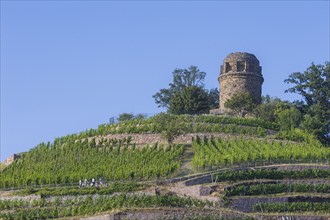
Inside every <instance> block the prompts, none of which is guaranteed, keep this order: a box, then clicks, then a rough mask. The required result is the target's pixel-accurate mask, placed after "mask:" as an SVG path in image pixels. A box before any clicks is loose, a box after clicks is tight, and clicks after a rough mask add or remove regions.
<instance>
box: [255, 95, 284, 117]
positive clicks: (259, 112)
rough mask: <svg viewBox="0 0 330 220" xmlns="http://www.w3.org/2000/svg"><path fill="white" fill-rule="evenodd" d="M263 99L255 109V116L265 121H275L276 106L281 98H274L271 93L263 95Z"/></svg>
mask: <svg viewBox="0 0 330 220" xmlns="http://www.w3.org/2000/svg"><path fill="white" fill-rule="evenodd" d="M261 100H262V101H261V104H260V105H258V106H257V107H256V108H255V109H254V114H255V116H256V117H257V118H260V119H262V120H264V121H270V122H275V120H276V117H275V111H276V106H277V104H278V103H280V102H281V100H280V99H279V98H272V97H270V96H269V95H266V96H263V97H261Z"/></svg>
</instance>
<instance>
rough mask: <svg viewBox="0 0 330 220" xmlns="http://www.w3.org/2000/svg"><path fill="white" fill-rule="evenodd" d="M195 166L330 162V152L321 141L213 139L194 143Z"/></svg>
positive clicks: (198, 167) (200, 167) (203, 167)
mask: <svg viewBox="0 0 330 220" xmlns="http://www.w3.org/2000/svg"><path fill="white" fill-rule="evenodd" d="M192 147H193V149H194V158H193V160H192V163H193V166H194V167H195V168H196V169H206V168H210V169H212V168H214V167H219V166H225V165H234V164H242V163H243V164H244V163H249V162H253V163H255V162H261V163H262V162H265V161H272V162H273V163H284V162H290V163H292V162H312V161H319V162H321V161H323V162H328V161H329V159H330V149H329V148H326V147H323V146H322V145H321V144H320V143H319V142H317V141H314V142H308V143H307V142H303V143H291V142H287V141H286V142H283V141H275V140H267V139H264V140H260V139H245V138H242V137H240V138H234V139H230V140H224V139H221V138H219V139H215V138H213V137H211V138H210V139H208V138H205V137H204V140H201V139H200V138H199V137H197V139H196V140H195V141H193V144H192Z"/></svg>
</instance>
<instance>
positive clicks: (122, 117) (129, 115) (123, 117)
mask: <svg viewBox="0 0 330 220" xmlns="http://www.w3.org/2000/svg"><path fill="white" fill-rule="evenodd" d="M133 118H134V114H133V113H122V114H120V115H119V116H118V119H117V120H118V121H119V122H123V121H128V120H132V119H133Z"/></svg>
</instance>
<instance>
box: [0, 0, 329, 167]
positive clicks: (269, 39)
mask: <svg viewBox="0 0 330 220" xmlns="http://www.w3.org/2000/svg"><path fill="white" fill-rule="evenodd" d="M329 11H330V8H329V1H289V2H286V1H272V2H268V1H233V2H229V1H219V2H217V1H178V2H176V1H162V2H151V1H136V2H135V1H124V2H119V1H44V2H42V1H1V158H0V159H1V161H3V160H4V159H5V158H6V157H7V156H9V155H11V154H13V153H15V152H22V151H27V150H29V149H30V148H32V147H34V146H35V145H37V144H38V143H40V142H42V141H52V140H53V139H54V138H55V137H59V136H63V135H66V134H70V133H76V132H79V131H82V130H85V129H89V128H96V127H97V125H99V124H102V123H106V122H107V121H108V119H109V117H111V116H115V115H118V114H120V113H123V112H133V113H157V112H160V111H163V110H164V109H159V108H157V106H156V104H155V103H154V100H153V98H152V95H153V94H155V93H156V92H157V91H158V90H159V89H160V88H164V87H167V86H168V83H170V81H171V79H172V71H173V70H174V69H175V68H187V67H189V66H190V65H197V66H198V67H199V68H200V70H202V71H204V72H206V73H207V76H206V80H205V85H206V87H207V88H208V89H210V88H214V87H218V86H219V84H218V81H217V77H218V74H219V70H220V65H221V64H222V61H223V59H224V58H225V57H226V55H227V54H229V53H231V52H237V51H243V52H249V53H253V54H255V55H256V56H257V58H258V59H259V60H260V64H261V66H262V68H263V76H264V78H265V82H264V84H263V89H262V90H263V94H269V95H271V96H277V97H280V98H282V99H285V100H294V99H295V98H299V97H298V96H293V95H290V94H285V93H284V90H285V89H286V88H288V85H285V84H284V83H283V80H284V79H286V78H287V77H288V75H289V74H290V73H292V72H296V71H304V70H305V69H306V68H307V67H308V66H309V65H310V64H311V62H314V63H316V64H323V63H324V62H325V61H327V60H329V38H330V35H329V20H330V19H329Z"/></svg>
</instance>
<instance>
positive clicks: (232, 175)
mask: <svg viewBox="0 0 330 220" xmlns="http://www.w3.org/2000/svg"><path fill="white" fill-rule="evenodd" d="M157 117H159V116H155V117H153V118H150V119H145V120H131V121H127V122H124V123H119V124H115V125H100V126H99V128H98V129H91V130H88V131H85V132H81V133H79V134H74V135H68V136H65V137H61V138H57V139H56V140H54V142H53V143H41V144H39V145H38V146H36V147H35V148H33V149H32V150H30V151H29V152H26V153H23V154H22V155H21V158H19V159H18V160H16V161H15V162H14V163H12V164H11V165H9V166H8V167H5V168H4V169H2V171H1V178H0V187H1V189H2V191H0V196H1V197H0V218H3V219H45V218H60V217H72V216H78V217H80V218H83V217H87V216H93V215H96V216H101V217H102V216H108V217H109V218H110V217H111V218H112V217H113V218H114V216H115V215H119V216H121V217H122V218H123V219H126V218H128V219H129V218H133V219H134V218H141V216H144V217H145V218H147V219H154V218H162V219H164V218H165V219H166V218H167V219H181V218H187V219H278V218H281V217H291V219H328V218H329V217H330V214H329V212H330V211H329V202H330V201H329V199H330V167H329V160H330V148H328V147H325V146H323V145H322V144H320V143H319V142H318V141H316V140H315V139H313V137H311V136H310V135H308V134H305V133H303V132H301V131H299V130H293V131H290V132H286V133H283V132H278V133H277V134H276V132H277V130H278V126H277V125H276V124H274V123H267V122H263V121H260V120H255V119H244V118H231V117H219V116H209V115H200V116H186V115H182V116H171V117H170V120H174V121H175V122H176V125H177V126H178V127H179V128H180V130H181V132H180V134H181V136H182V137H183V136H185V135H188V134H189V137H191V136H193V137H194V138H193V140H190V142H185V143H181V144H180V143H179V144H160V143H152V144H151V143H150V144H144V145H138V144H136V143H135V142H134V140H133V139H132V138H131V136H130V135H132V134H139V135H140V138H141V139H143V138H144V137H147V135H150V134H157V135H158V134H159V135H160V134H162V133H163V132H164V129H165V128H164V127H162V126H160V125H159V124H158V123H157V122H158V118H157ZM215 133H217V134H220V135H218V136H217V137H215V136H213V134H215ZM222 133H223V134H226V135H221V134H222ZM111 134H122V136H123V138H122V139H114V138H111ZM192 134H194V135H192ZM106 135H107V136H106ZM109 135H110V136H109ZM144 135H145V136H144ZM160 137H161V136H160ZM181 139H182V138H181ZM182 140H183V139H182ZM92 178H94V179H95V180H96V183H95V184H92V186H91V185H90V183H91V179H92ZM100 178H102V182H101V181H99V180H100ZM84 179H87V180H88V181H89V183H88V185H84V186H79V180H82V181H83V180H84ZM83 182H84V181H83ZM114 210H116V211H114Z"/></svg>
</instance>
